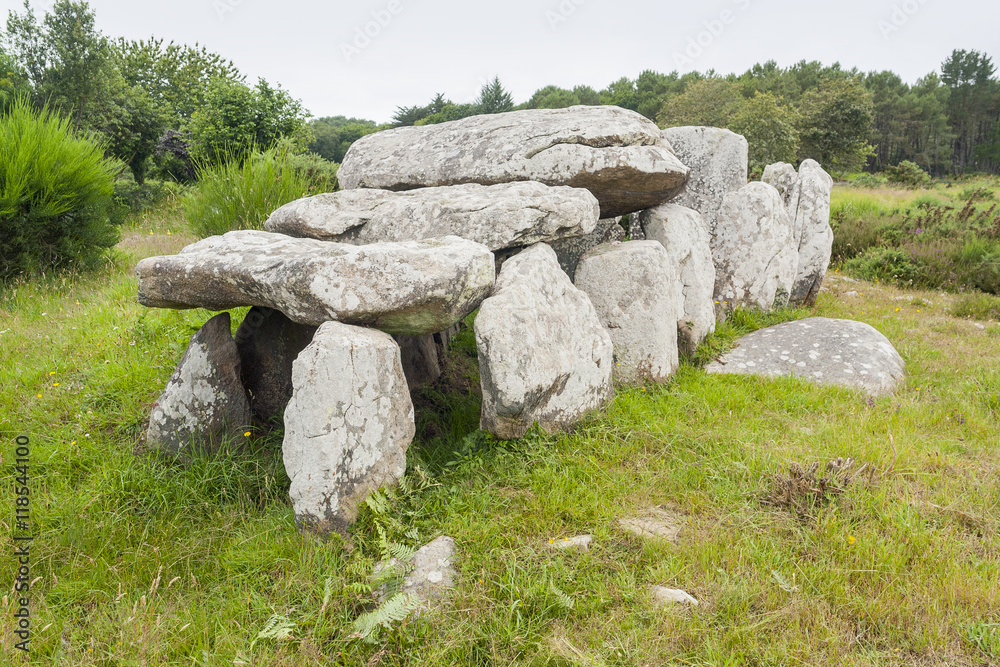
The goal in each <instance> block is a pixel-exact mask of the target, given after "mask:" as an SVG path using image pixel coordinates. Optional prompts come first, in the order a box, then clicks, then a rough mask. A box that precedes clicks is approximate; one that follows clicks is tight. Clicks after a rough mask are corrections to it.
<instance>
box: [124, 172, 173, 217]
mask: <svg viewBox="0 0 1000 667" xmlns="http://www.w3.org/2000/svg"><path fill="white" fill-rule="evenodd" d="M183 190H184V188H183V186H181V185H180V184H179V183H175V182H173V181H153V180H147V181H146V182H145V183H143V184H142V185H139V184H138V183H136V182H135V179H133V178H131V176H128V175H126V176H124V177H123V178H119V179H118V180H117V181H115V189H114V195H113V197H114V200H115V204H117V205H118V206H119V207H120V208H121V209H122V210H123V211H124V212H125V215H128V214H135V213H142V212H143V211H145V210H148V209H150V208H153V207H155V206H159V205H160V204H162V203H163V202H164V201H166V200H168V199H170V198H171V197H176V196H178V195H179V194H181V193H182V192H183Z"/></svg>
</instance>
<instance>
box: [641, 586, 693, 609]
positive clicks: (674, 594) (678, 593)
mask: <svg viewBox="0 0 1000 667" xmlns="http://www.w3.org/2000/svg"><path fill="white" fill-rule="evenodd" d="M649 592H650V593H651V594H652V595H653V599H654V600H656V602H657V603H658V604H660V605H663V606H673V605H691V606H693V607H697V606H698V600H696V599H695V598H694V596H693V595H691V594H690V593H688V592H687V591H682V590H681V589H679V588H667V587H666V586H650V588H649Z"/></svg>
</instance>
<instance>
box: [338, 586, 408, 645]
mask: <svg viewBox="0 0 1000 667" xmlns="http://www.w3.org/2000/svg"><path fill="white" fill-rule="evenodd" d="M419 606H420V600H419V599H418V598H417V597H416V596H414V595H410V594H408V593H397V594H395V595H393V596H392V597H391V598H389V599H388V600H386V601H385V602H383V603H382V604H381V605H379V607H378V608H377V609H375V610H374V611H371V612H368V613H367V614H361V616H358V617H357V618H356V619H354V623H353V630H354V634H352V635H351V638H352V639H360V640H362V641H364V642H367V643H370V644H371V643H374V642H375V640H376V638H377V637H378V633H379V631H380V630H382V629H386V630H390V629H392V624H393V623H399V622H401V621H403V620H405V619H406V617H407V616H409V615H410V614H412V613H413V612H414V611H415V610H416V609H417V607H419Z"/></svg>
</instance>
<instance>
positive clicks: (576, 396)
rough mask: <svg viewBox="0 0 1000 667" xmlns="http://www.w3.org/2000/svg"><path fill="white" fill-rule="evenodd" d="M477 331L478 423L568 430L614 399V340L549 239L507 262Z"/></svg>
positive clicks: (505, 430) (506, 433)
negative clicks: (562, 266)
mask: <svg viewBox="0 0 1000 667" xmlns="http://www.w3.org/2000/svg"><path fill="white" fill-rule="evenodd" d="M475 330H476V344H477V346H478V348H479V372H480V378H481V382H482V387H483V413H482V420H481V425H482V428H483V429H484V430H487V431H490V432H491V433H493V434H494V435H496V436H498V437H500V438H504V439H508V440H512V439H515V438H520V437H521V436H523V435H524V434H525V433H526V432H527V431H528V429H529V428H531V426H532V425H533V424H534V423H535V422H538V424H539V425H540V426H541V427H542V429H544V430H546V431H549V432H552V431H555V430H560V429H568V428H570V427H571V426H572V425H573V424H575V423H576V422H578V421H579V420H580V419H582V418H583V416H584V415H585V414H586V413H587V412H589V411H591V410H595V409H598V408H600V407H602V406H604V405H605V404H606V403H607V402H608V401H610V400H611V398H612V396H613V393H614V390H613V386H612V383H611V372H612V366H613V344H612V342H611V337H610V336H609V335H608V333H607V332H606V331H605V330H604V327H603V326H602V325H601V321H600V319H599V318H598V317H597V312H596V311H595V310H594V306H593V304H591V302H590V299H589V298H588V297H587V295H586V294H585V293H584V292H583V291H581V290H579V289H577V288H576V287H574V286H573V283H572V282H570V280H569V277H567V275H566V274H565V273H564V272H563V270H562V269H560V268H559V262H558V261H557V260H556V254H555V252H554V251H553V250H552V248H550V247H548V246H547V245H545V244H544V243H539V244H536V245H533V246H531V247H530V248H528V249H527V250H525V251H523V252H522V253H520V254H519V255H517V256H515V257H513V258H511V259H509V260H507V261H506V262H505V263H504V265H503V269H502V270H501V271H500V277H499V278H498V279H497V285H496V291H495V292H494V294H493V296H491V297H490V298H489V299H487V300H486V301H484V302H483V305H482V307H481V308H480V310H479V314H478V315H477V316H476V323H475Z"/></svg>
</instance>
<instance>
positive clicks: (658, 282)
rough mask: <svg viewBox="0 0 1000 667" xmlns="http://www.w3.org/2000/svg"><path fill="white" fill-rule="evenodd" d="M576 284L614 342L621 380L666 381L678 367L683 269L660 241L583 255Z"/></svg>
mask: <svg viewBox="0 0 1000 667" xmlns="http://www.w3.org/2000/svg"><path fill="white" fill-rule="evenodd" d="M575 284H576V286H577V287H579V288H580V289H582V290H583V291H584V292H586V293H587V296H589V297H590V301H591V302H592V303H593V304H594V308H595V310H597V315H598V317H600V318H601V323H602V324H603V325H604V328H605V329H607V331H608V333H609V334H610V335H611V340H612V341H613V342H614V358H615V368H614V377H615V379H616V380H618V381H619V382H624V383H628V384H636V383H640V382H646V381H648V382H666V381H667V380H669V379H670V378H671V377H672V376H673V374H674V373H675V372H676V371H677V367H678V365H679V361H678V356H677V320H678V318H679V316H680V313H681V312H682V311H681V310H680V306H681V305H682V297H681V296H680V291H681V284H680V270H679V268H678V266H677V263H676V262H674V261H673V260H672V259H671V257H670V255H669V253H667V250H666V248H664V247H663V245H662V244H660V243H659V242H658V241H628V242H626V243H619V244H616V245H603V246H598V247H596V248H594V249H593V250H591V251H590V252H588V253H587V254H585V255H584V256H583V258H582V259H580V265H579V267H578V268H577V271H576V280H575Z"/></svg>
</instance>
